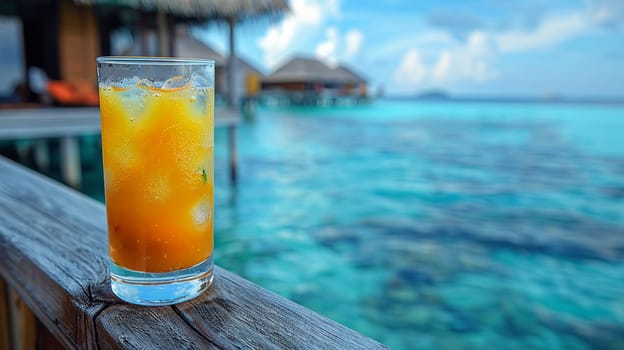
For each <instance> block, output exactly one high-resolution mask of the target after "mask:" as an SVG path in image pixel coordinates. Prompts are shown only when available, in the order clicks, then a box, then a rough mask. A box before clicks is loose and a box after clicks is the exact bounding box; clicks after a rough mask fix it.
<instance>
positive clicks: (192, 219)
mask: <svg viewBox="0 0 624 350" xmlns="http://www.w3.org/2000/svg"><path fill="white" fill-rule="evenodd" d="M109 59H117V60H120V59H121V58H109ZM135 59H136V58H135ZM121 60H122V62H121V64H126V65H127V64H128V62H125V61H124V60H123V59H121ZM127 60H131V59H127ZM152 60H161V61H162V59H152ZM159 62H160V61H159ZM98 63H100V62H99V61H98ZM150 63H151V64H153V63H154V62H151V61H149V62H148V64H150ZM156 63H158V62H156ZM143 65H144V66H145V65H146V63H143ZM110 67H111V66H108V68H110ZM131 68H132V67H131ZM158 68H162V69H172V67H171V65H167V64H164V65H163V67H160V66H158V65H156V68H153V67H152V68H151V70H147V73H146V74H145V75H148V76H147V77H145V76H142V75H140V74H139V75H138V76H133V77H129V78H125V79H121V80H120V81H119V82H118V83H114V82H108V83H107V81H106V80H105V79H104V80H103V77H102V76H101V75H102V71H103V70H104V69H105V67H101V66H99V73H100V89H99V92H100V111H101V123H102V153H103V158H104V159H103V161H104V179H105V188H106V213H107V219H108V237H109V247H110V257H111V260H112V264H111V273H112V281H113V283H115V282H119V281H121V282H120V283H121V284H122V286H123V287H124V288H125V287H127V286H128V283H130V284H132V283H135V282H136V283H137V284H141V285H145V284H146V283H147V284H149V283H151V282H150V281H151V280H150V278H152V277H154V276H156V277H157V278H156V279H157V280H158V281H162V280H163V278H164V279H165V280H167V279H169V280H171V281H172V282H176V281H178V280H180V279H186V278H189V276H188V275H189V273H190V274H192V270H193V268H196V267H197V266H199V265H202V264H203V265H206V266H208V265H209V267H210V274H211V273H212V253H213V126H214V116H213V113H214V112H213V111H214V108H213V101H214V88H213V85H212V86H211V84H210V83H207V82H208V81H209V80H207V79H206V78H201V77H200V78H198V76H199V75H198V74H197V72H195V73H193V74H188V73H189V72H190V71H189V69H188V67H187V68H185V69H181V70H179V71H177V72H173V73H176V74H177V75H174V76H168V75H164V77H166V78H167V80H164V78H162V77H160V76H162V74H158ZM195 68H197V67H195ZM151 71H153V72H152V74H155V75H156V76H157V77H154V78H152V77H149V72H151ZM173 73H172V74H173ZM200 73H201V72H200ZM111 75H113V74H112V73H111ZM158 77H160V80H159V79H158ZM163 80H164V81H163ZM207 262H208V263H207ZM180 271H182V272H183V273H181V274H179V273H178V274H176V273H177V272H180ZM189 271H191V272H189ZM200 272H203V271H200ZM124 276H126V277H127V278H125V279H124ZM137 276H138V277H139V279H141V278H143V279H146V281H147V282H146V281H144V280H136V281H135V280H134V279H136V277H137ZM133 278H134V279H133ZM210 278H211V276H210ZM208 283H209V282H208ZM118 289H119V288H118ZM113 291H115V285H113ZM121 293H122V294H123V291H122V292H121ZM128 293H129V294H130V297H132V291H130V292H128ZM116 294H118V295H119V294H120V293H117V292H116ZM119 296H120V297H122V299H126V300H128V301H131V302H137V303H139V304H141V303H142V304H151V303H150V302H149V300H148V301H145V300H143V301H135V300H129V297H127V298H125V297H124V296H123V295H119ZM161 299H162V300H160V301H158V302H156V304H166V303H171V302H170V301H169V302H168V301H166V300H165V299H166V298H162V297H161ZM187 299H188V298H187ZM180 300H181V299H180ZM176 301H179V300H176Z"/></svg>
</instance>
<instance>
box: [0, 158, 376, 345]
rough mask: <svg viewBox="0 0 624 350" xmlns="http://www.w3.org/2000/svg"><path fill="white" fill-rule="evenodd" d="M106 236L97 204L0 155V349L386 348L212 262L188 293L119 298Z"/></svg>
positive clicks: (100, 207)
mask: <svg viewBox="0 0 624 350" xmlns="http://www.w3.org/2000/svg"><path fill="white" fill-rule="evenodd" d="M106 237H107V236H106V220H105V209H104V206H103V205H102V204H100V203H98V202H96V201H94V200H92V199H90V198H88V197H86V196H84V195H82V194H80V193H78V192H76V191H74V190H72V189H70V188H68V187H66V186H63V185H61V184H58V183H56V182H54V181H53V180H50V179H48V178H46V177H44V176H42V175H39V174H37V173H35V172H33V171H30V170H28V169H26V168H23V167H22V166H20V165H17V164H15V163H13V162H11V161H9V160H7V159H5V158H2V157H0V277H1V278H0V298H1V299H0V349H5V348H9V349H10V348H13V349H18V348H22V349H26V348H33V347H34V346H35V344H37V342H39V343H41V339H40V338H41V337H42V336H45V335H46V334H52V335H53V337H51V336H50V337H49V338H48V339H50V338H51V339H54V338H56V339H57V340H58V342H59V343H60V344H62V345H61V346H62V347H66V348H69V349H120V348H130V349H215V348H217V349H221V348H223V349H235V348H243V349H258V348H262V349H264V348H283V349H305V348H312V349H379V348H384V346H383V345H381V344H379V343H377V342H375V341H373V340H371V339H369V338H366V337H365V336H363V335H361V334H359V333H357V332H355V331H353V330H350V329H348V328H346V327H344V326H342V325H340V324H338V323H336V322H333V321H331V320H329V319H327V318H325V317H323V316H320V315H318V314H316V313H314V312H312V311H310V310H308V309H306V308H304V307H302V306H300V305H298V304H295V303H293V302H291V301H289V300H286V299H284V298H281V297H279V296H277V295H275V294H273V293H271V292H269V291H267V290H265V289H263V288H261V287H259V286H257V285H254V284H253V283H251V282H249V281H247V280H245V279H243V278H241V277H239V276H236V275H234V274H232V273H230V272H228V271H226V270H224V269H222V268H219V267H217V268H216V271H215V281H214V283H213V285H212V287H211V289H210V290H209V291H208V292H206V293H204V294H203V295H202V296H200V297H199V298H197V299H195V300H192V301H190V302H186V303H183V304H178V305H175V306H163V307H139V306H135V305H131V304H127V303H124V302H122V301H120V300H119V299H117V298H116V297H115V296H114V295H113V294H112V292H111V290H110V280H109V277H108V274H109V272H108V249H107V238H106ZM2 279H3V280H4V282H3V281H2ZM31 311H32V313H31ZM36 325H38V326H36Z"/></svg>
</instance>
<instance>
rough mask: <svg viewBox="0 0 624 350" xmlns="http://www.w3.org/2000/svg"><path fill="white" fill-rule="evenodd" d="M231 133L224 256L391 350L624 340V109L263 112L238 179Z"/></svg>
mask: <svg viewBox="0 0 624 350" xmlns="http://www.w3.org/2000/svg"><path fill="white" fill-rule="evenodd" d="M225 136H226V135H225V131H224V130H219V131H217V133H216V147H217V150H218V152H217V161H216V168H217V169H216V181H217V185H218V188H217V190H216V195H215V196H216V204H215V206H216V208H215V215H216V261H217V263H218V264H220V265H222V266H224V267H226V268H228V269H230V270H232V271H234V272H236V273H238V274H240V275H242V276H244V277H246V278H248V279H250V280H252V281H255V282H257V283H259V284H260V285H262V286H264V287H266V288H269V289H271V290H273V291H275V292H277V293H279V294H281V295H283V296H285V297H287V298H290V299H292V300H294V301H296V302H298V303H301V304H303V305H305V306H307V307H309V308H311V309H313V310H315V311H317V312H319V313H321V314H323V315H326V316H328V317H330V318H332V319H334V320H336V321H338V322H341V323H343V324H345V325H347V326H349V327H351V328H354V329H356V330H358V331H360V332H362V333H364V334H366V335H368V336H370V337H372V338H374V339H376V340H379V341H381V342H383V343H385V344H388V345H390V346H391V347H393V348H396V349H413V348H424V349H428V348H431V349H437V348H454V349H471V348H479V349H483V348H505V349H529V348H530V349H592V348H593V349H622V348H624V106H622V105H619V106H617V105H610V106H600V105H571V104H559V105H557V104H510V103H505V104H502V103H501V104H496V103H489V104H488V103H433V102H396V101H394V102H393V101H380V102H377V103H375V104H373V105H371V106H357V107H344V108H334V109H330V108H325V109H305V108H291V109H279V110H277V109H261V110H260V111H259V113H258V115H257V117H256V119H255V120H254V121H253V122H251V123H247V124H245V125H243V126H242V127H241V128H239V131H238V137H239V138H238V140H239V151H240V153H239V159H240V181H239V183H238V185H237V186H236V187H234V188H231V187H229V186H228V181H227V171H226V167H227V162H226V152H225V146H226V141H227V140H226V137H225ZM219 151H220V152H219Z"/></svg>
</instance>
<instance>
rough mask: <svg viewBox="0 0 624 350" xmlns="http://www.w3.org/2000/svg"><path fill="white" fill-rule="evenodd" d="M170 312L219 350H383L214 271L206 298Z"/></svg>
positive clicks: (278, 299) (248, 284) (355, 334)
mask: <svg viewBox="0 0 624 350" xmlns="http://www.w3.org/2000/svg"><path fill="white" fill-rule="evenodd" d="M174 308H176V309H178V310H179V312H180V314H181V315H182V316H183V317H184V319H186V320H187V322H189V323H190V324H193V325H194V326H195V327H197V329H198V331H200V332H201V333H202V334H203V335H204V337H206V338H207V339H210V340H211V341H212V342H213V343H214V344H215V345H216V346H217V347H219V348H223V349H232V348H236V347H240V348H243V349H265V348H270V349H380V348H383V346H382V345H381V344H379V343H376V342H374V341H372V340H370V339H368V338H364V337H363V336H362V335H361V334H359V333H356V332H355V331H353V330H351V329H349V328H347V327H345V326H342V325H340V324H337V323H336V322H334V321H331V320H329V319H328V318H326V317H323V316H321V315H319V314H317V313H315V312H313V311H311V310H309V309H306V308H305V307H303V306H301V305H298V304H296V303H294V302H292V301H290V300H288V299H284V298H282V297H280V296H278V295H276V294H274V293H272V292H270V291H268V290H266V289H263V288H260V287H258V286H257V285H255V284H253V283H251V282H249V281H247V280H245V279H243V278H241V277H239V276H236V275H234V274H232V273H230V272H228V271H226V270H224V269H221V268H218V267H217V268H216V270H215V281H214V284H213V288H212V290H211V292H210V293H206V294H204V295H202V296H201V297H199V298H197V299H195V300H192V301H190V302H187V303H184V304H179V305H177V306H174ZM250 311H251V312H250Z"/></svg>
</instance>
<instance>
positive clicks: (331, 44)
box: [314, 27, 338, 67]
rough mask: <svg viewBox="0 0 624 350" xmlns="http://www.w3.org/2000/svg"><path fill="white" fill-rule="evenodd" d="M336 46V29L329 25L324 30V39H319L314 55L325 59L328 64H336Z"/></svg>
mask: <svg viewBox="0 0 624 350" xmlns="http://www.w3.org/2000/svg"><path fill="white" fill-rule="evenodd" d="M337 46H338V29H336V27H329V28H327V29H326V30H325V40H324V41H321V42H320V43H319V44H318V45H317V46H316V50H315V51H314V53H315V54H316V57H317V58H318V59H320V60H322V61H325V62H326V63H327V64H328V65H330V66H332V67H333V66H336V65H337V63H338V58H337V57H336V47H337Z"/></svg>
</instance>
